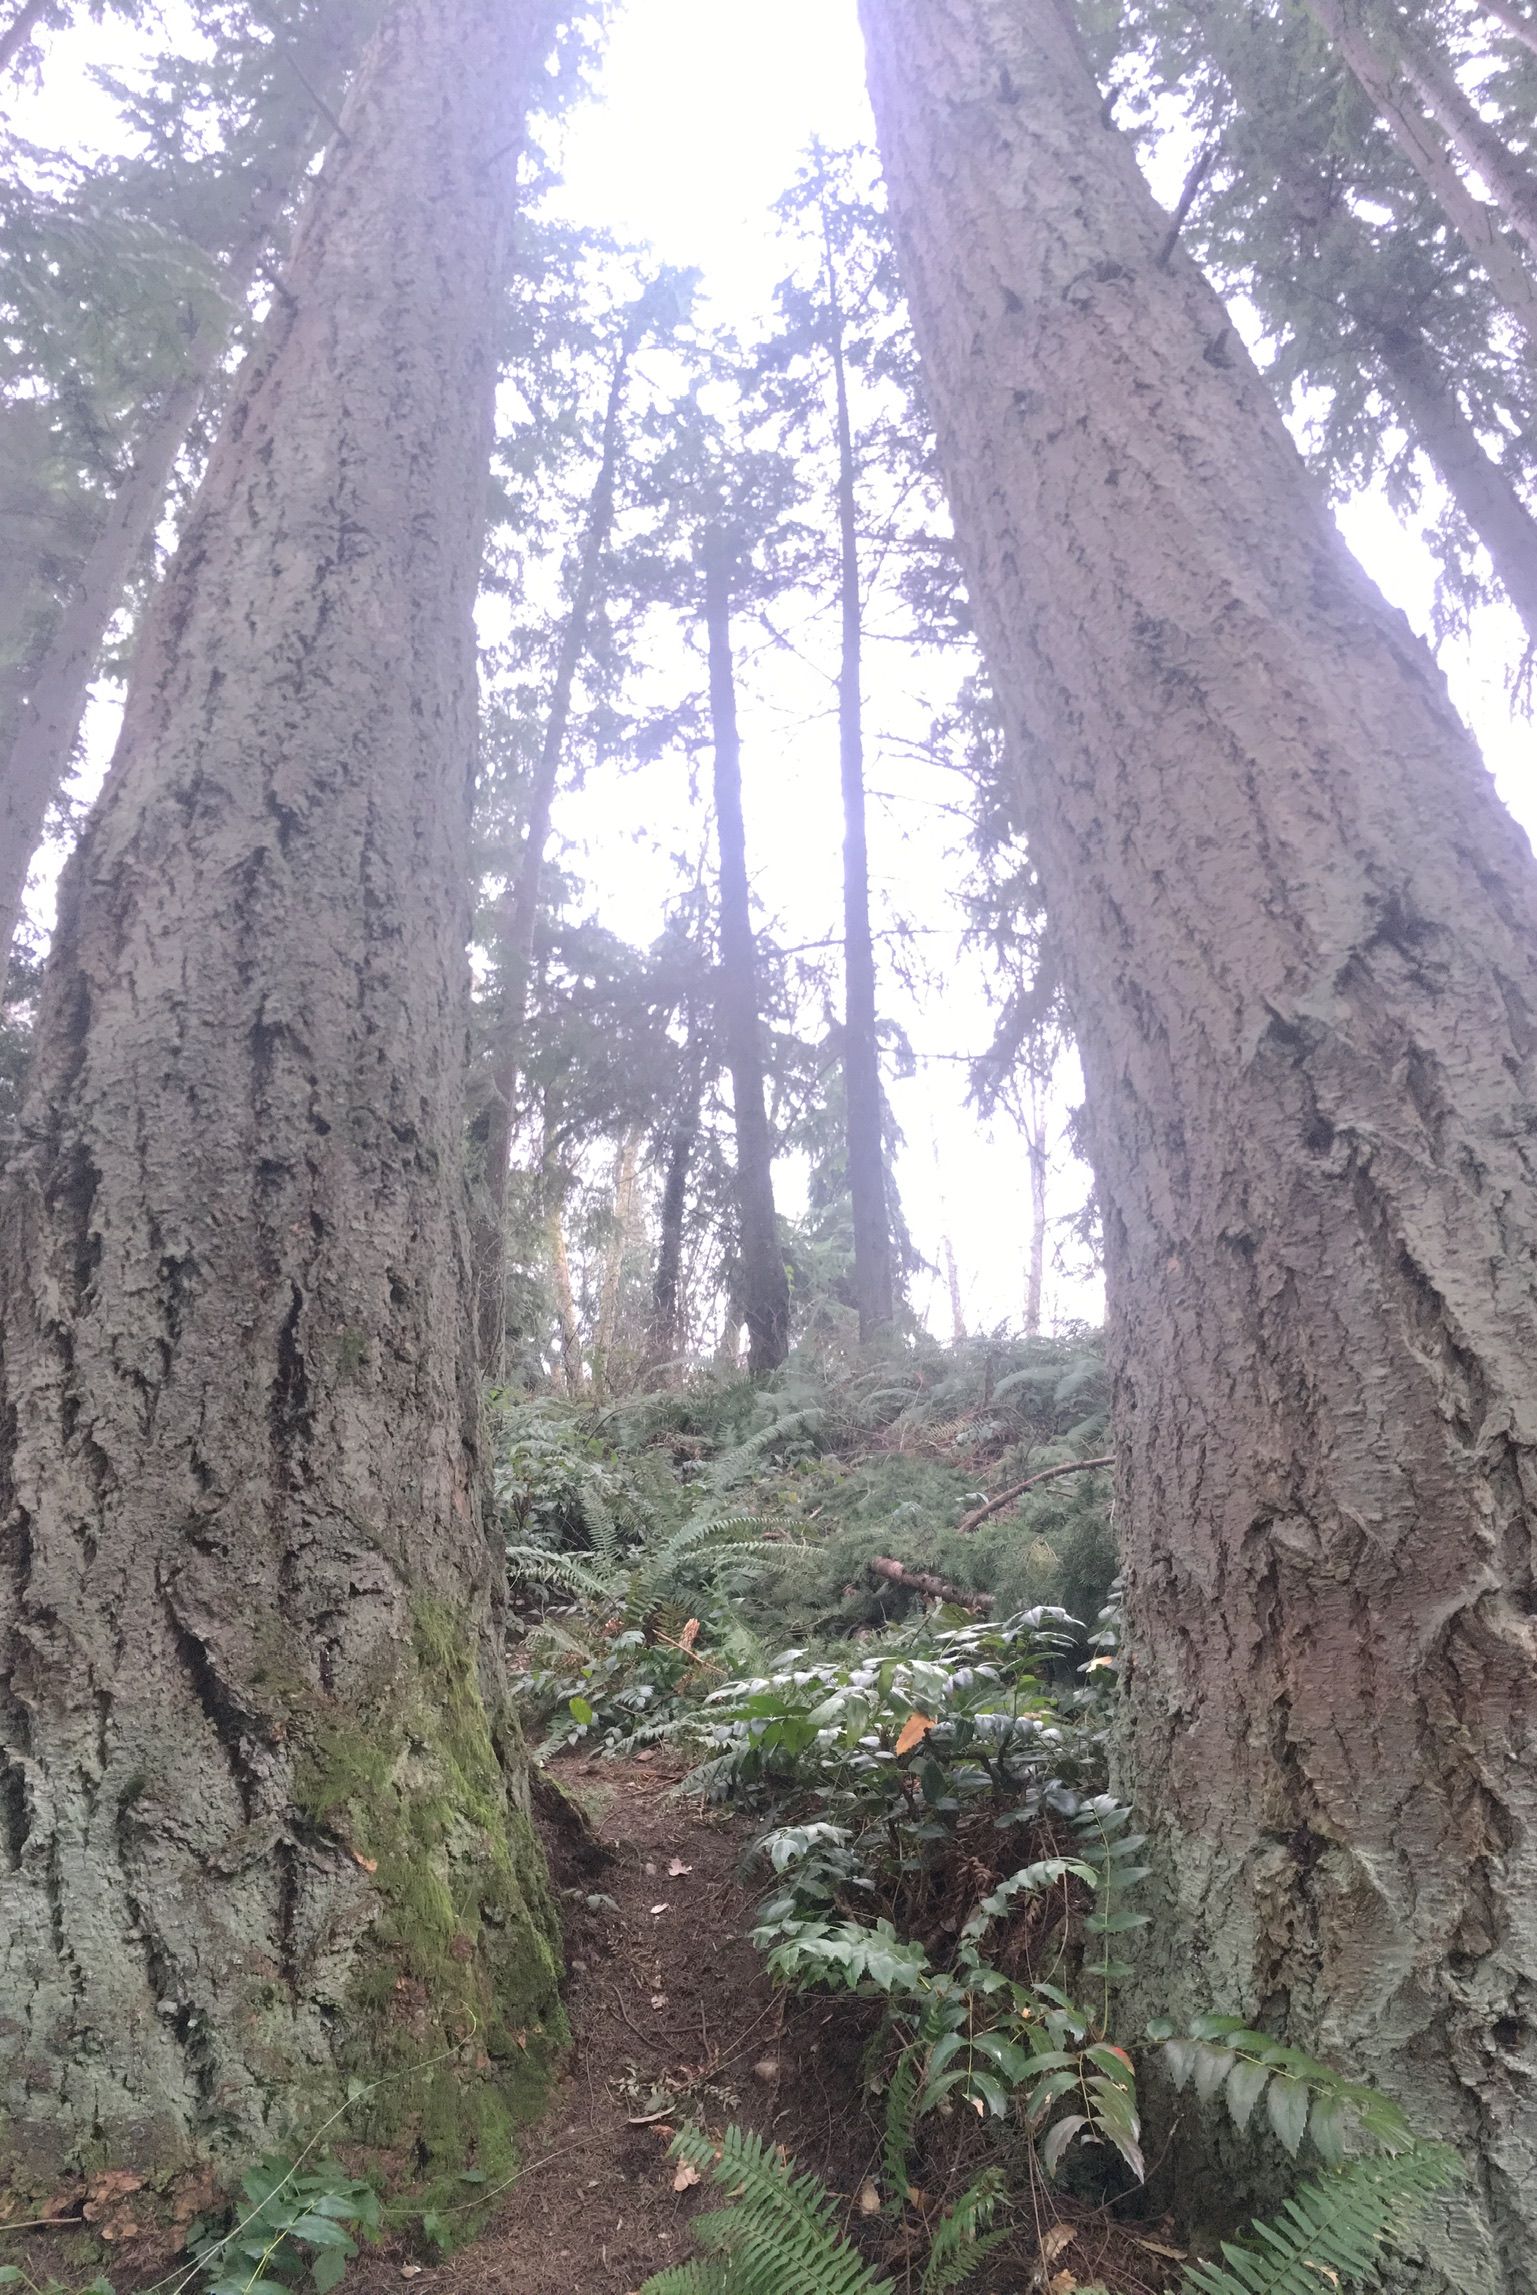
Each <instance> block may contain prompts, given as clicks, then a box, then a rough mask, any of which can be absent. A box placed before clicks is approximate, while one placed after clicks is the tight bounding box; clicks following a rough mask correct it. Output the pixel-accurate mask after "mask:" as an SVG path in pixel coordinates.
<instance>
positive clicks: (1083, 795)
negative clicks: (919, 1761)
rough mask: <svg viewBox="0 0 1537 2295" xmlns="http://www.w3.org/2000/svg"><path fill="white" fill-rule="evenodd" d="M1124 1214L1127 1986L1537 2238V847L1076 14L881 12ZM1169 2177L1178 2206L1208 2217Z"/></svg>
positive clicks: (1119, 1358) (1511, 2272) (879, 26)
mask: <svg viewBox="0 0 1537 2295" xmlns="http://www.w3.org/2000/svg"><path fill="white" fill-rule="evenodd" d="M863 15H864V20H865V24H866V28H867V33H868V39H869V48H870V65H871V72H870V78H871V89H872V94H873V97H874V102H875V110H876V117H877V122H878V126H879V132H880V139H881V144H882V148H883V151H884V154H885V161H886V168H887V175H888V182H889V185H890V190H891V195H892V200H893V205H894V209H895V217H896V223H897V230H898V237H899V243H900V246H901V251H902V256H903V261H904V268H905V272H906V278H907V285H908V290H909V294H910V297H911V302H912V308H913V315H914V320H915V324H916V327H917V330H918V337H919V346H920V350H921V352H922V355H923V358H924V363H925V372H926V379H927V385H928V392H929V396H930V401H931V404H932V405H933V407H934V410H935V414H936V418H937V422H938V428H939V434H940V443H941V454H942V459H943V462H944V465H945V468H946V470H947V473H948V478H949V483H950V489H951V496H952V503H953V508H954V512H955V518H956V524H957V528H958V532H959V535H960V540H961V544H962V548H963V553H964V556H965V559H966V563H967V566H968V571H969V577H970V587H971V594H972V596H973V598H974V600H975V603H976V610H977V615H978V621H979V625H980V628H981V633H982V636H983V639H984V643H985V646H986V649H987V653H988V658H989V662H990V667H991V672H992V676H993V680H994V683H995V686H996V689H997V691H998V694H999V697H1000V701H1001V704H1002V708H1003V712H1004V716H1005V719H1006V723H1007V730H1008V734H1009V736H1010V741H1011V747H1012V751H1013V754H1014V755H1015V756H1016V757H1020V758H1028V759H1029V760H1030V780H1029V786H1028V788H1027V789H1026V790H1025V791H1023V792H1022V797H1023V800H1024V801H1025V803H1026V805H1027V814H1026V817H1027V819H1028V822H1029V828H1030V835H1031V841H1032V852H1033V854H1034V856H1035V858H1036V860H1037V862H1038V866H1039V870H1040V875H1041V880H1042V884H1043V887H1044V890H1045V894H1046V899H1047V903H1048V907H1049V911H1050V914H1051V917H1052V923H1053V931H1054V933H1057V934H1059V935H1060V944H1061V947H1062V950H1063V953H1064V964H1065V974H1066V979H1067V983H1068V987H1069V991H1070V1002H1071V1007H1072V1011H1073V1018H1074V1024H1075V1028H1076V1032H1077V1037H1078V1042H1079V1045H1080V1048H1081V1051H1082V1054H1083V1060H1084V1067H1085V1075H1086V1082H1087V1089H1088V1099H1089V1109H1090V1124H1091V1137H1092V1142H1093V1150H1094V1160H1095V1165H1096V1170H1097V1174H1098V1180H1099V1185H1100V1189H1101V1193H1102V1198H1103V1202H1104V1205H1105V1225H1106V1254H1107V1274H1108V1282H1109V1299H1110V1336H1111V1351H1112V1360H1113V1364H1114V1368H1115V1374H1116V1425H1117V1437H1116V1450H1117V1459H1118V1464H1119V1470H1120V1500H1119V1516H1120V1520H1121V1522H1122V1524H1123V1533H1124V1537H1125V1541H1126V1567H1127V1574H1128V1584H1129V1611H1130V1623H1131V1636H1130V1644H1131V1653H1132V1654H1131V1659H1130V1665H1129V1673H1128V1713H1127V1734H1126V1752H1127V1757H1128V1764H1129V1770H1130V1776H1131V1782H1132V1785H1133V1787H1134V1789H1135V1790H1136V1791H1137V1793H1138V1794H1139V1796H1140V1797H1141V1801H1142V1815H1143V1817H1144V1820H1145V1821H1146V1823H1147V1825H1148V1828H1149V1830H1150V1832H1151V1833H1152V1835H1153V1853H1154V1856H1155V1858H1156V1881H1155V1882H1154V1883H1152V1884H1150V1887H1152V1888H1153V1890H1154V1895H1153V1909H1154V1911H1155V1915H1156V1925H1155V1927H1154V1929H1153V1931H1152V1934H1153V1936H1154V1937H1155V1938H1156V1940H1157V1952H1156V1966H1154V1964H1153V1959H1152V1957H1151V1956H1150V1958H1149V1960H1148V1962H1147V1964H1146V1966H1145V1968H1144V1971H1143V1974H1142V1978H1141V1996H1142V2001H1143V2004H1145V2005H1146V2006H1148V2007H1151V2006H1153V2005H1154V2003H1155V2002H1156V2004H1157V2005H1158V2006H1159V2007H1161V2008H1166V2009H1167V2010H1168V2012H1169V2013H1171V2014H1173V2015H1176V2016H1179V2015H1183V2014H1185V2013H1187V2012H1190V2011H1194V2010H1198V2009H1202V2008H1217V2007H1220V2008H1224V2009H1234V2010H1236V2011H1238V2012H1239V2013H1243V2014H1247V2015H1248V2016H1250V2017H1251V2018H1253V2019H1258V2020H1259V2021H1261V2022H1262V2023H1263V2024H1264V2025H1265V2026H1266V2027H1267V2028H1269V2029H1271V2030H1275V2031H1285V2032H1289V2033H1291V2034H1292V2035H1294V2036H1295V2037H1296V2038H1297V2039H1299V2040H1300V2041H1302V2042H1303V2043H1304V2044H1306V2045H1310V2046H1313V2047H1315V2048H1317V2049H1319V2050H1320V2051H1321V2052H1322V2053H1323V2054H1325V2055H1326V2056H1329V2057H1331V2058H1333V2059H1335V2060H1337V2061H1340V2062H1342V2063H1345V2064H1347V2065H1349V2066H1350V2067H1352V2068H1353V2069H1355V2070H1357V2071H1360V2072H1364V2073H1366V2074H1368V2075H1371V2076H1375V2077H1379V2078H1381V2079H1382V2080H1383V2081H1384V2082H1385V2083H1386V2084H1387V2085H1388V2086H1389V2087H1390V2088H1392V2089H1393V2090H1395V2091H1396V2092H1397V2093H1398V2094H1399V2095H1400V2096H1401V2097H1402V2098H1403V2100H1404V2102H1405V2103H1406V2105H1407V2106H1408V2108H1409V2109H1410V2111H1411V2112H1412V2113H1413V2114H1414V2115H1415V2117H1416V2118H1417V2119H1418V2120H1419V2122H1420V2123H1421V2124H1422V2125H1423V2126H1425V2127H1426V2128H1428V2129H1430V2130H1433V2131H1434V2132H1436V2133H1437V2134H1440V2135H1442V2136H1445V2137H1446V2138H1448V2139H1449V2140H1451V2141H1452V2142H1454V2143H1456V2144H1458V2145H1459V2147H1460V2149H1461V2151H1462V2153H1463V2156H1464V2158H1465V2159H1466V2161H1467V2162H1468V2164H1469V2166H1470V2168H1471V2170H1472V2173H1473V2176H1474V2179H1475V2199H1474V2202H1473V2203H1472V2204H1471V2205H1464V2204H1462V2203H1457V2204H1454V2205H1451V2206H1449V2207H1448V2209H1447V2210H1446V2211H1445V2214H1444V2216H1443V2219H1442V2220H1441V2221H1440V2222H1439V2223H1438V2225H1437V2226H1436V2227H1435V2228H1434V2230H1433V2231H1432V2234H1431V2238H1432V2243H1433V2245H1434V2247H1435V2251H1436V2253H1437V2256H1438V2258H1439V2259H1440V2260H1441V2261H1442V2262H1443V2264H1446V2263H1449V2264H1451V2266H1452V2268H1451V2270H1450V2271H1449V2272H1448V2277H1449V2278H1450V2279H1451V2281H1452V2283H1453V2284H1454V2285H1455V2287H1456V2288H1457V2289H1458V2290H1459V2295H1490V2291H1494V2290H1498V2291H1500V2295H1519V2291H1521V2290H1524V2289H1525V2288H1527V2287H1528V2286H1529V2285H1530V2261H1531V2255H1532V2253H1533V2248H1534V2234H1537V2198H1534V2195H1537V2108H1534V2104H1533V2090H1532V2074H1533V2072H1534V2070H1537V1888H1534V1876H1537V1774H1534V1771H1533V1768H1532V1764H1531V1760H1530V1755H1529V1747H1530V1744H1531V1742H1532V1737H1533V1732H1534V1730H1537V1669H1534V1666H1533V1647H1534V1645H1533V1627H1532V1624H1531V1617H1532V1613H1533V1610H1534V1609H1537V1578H1534V1571H1533V1559H1532V1530H1533V1520H1532V1508H1533V1500H1534V1497H1537V1455H1534V1446H1537V1301H1534V1280H1533V1278H1534V1266H1537V1180H1534V1169H1533V1153H1532V1149H1531V1145H1530V1142H1531V1139H1532V1134H1533V1126H1534V1121H1537V1117H1534V1108H1537V1063H1534V1054H1537V869H1534V866H1533V861H1532V856H1531V853H1530V850H1529V848H1528V846H1527V844H1526V841H1525V839H1524V838H1523V837H1522V836H1521V834H1520V832H1519V831H1518V830H1517V829H1516V828H1515V826H1514V824H1513V823H1512V822H1511V820H1510V818H1509V816H1508V815H1507V814H1506V813H1505V812H1504V810H1503V809H1502V807H1501V806H1500V805H1499V803H1498V801H1497V799H1496V798H1495V795H1494V792H1493V789H1492V786H1491V784H1490V782H1489V780H1488V777H1487V775H1486V773H1485V772H1484V769H1483V767H1482V764H1481V761H1480V759H1479V757H1478V755H1477V752H1476V750H1475V749H1474V747H1473V745H1472V743H1471V741H1470V740H1469V738H1468V736H1467V734H1466V733H1465V731H1464V729H1463V727H1462V726H1461V724H1460V723H1459V722H1458V720H1457V719H1456V717H1455V716H1454V714H1453V713H1452V711H1451V709H1450V707H1449V705H1448V703H1447V700H1446V697H1445V693H1444V690H1443V688H1442V685H1441V682H1440V680H1439V678H1438V677H1437V675H1436V673H1435V671H1434V669H1433V667H1432V665H1431V663H1430V661H1429V659H1428V657H1427V656H1426V655H1425V653H1424V651H1423V649H1422V648H1421V647H1420V646H1419V645H1418V644H1417V643H1416V642H1415V641H1414V640H1413V639H1412V637H1411V636H1410V635H1409V633H1408V631H1407V629H1406V627H1405V625H1404V623H1403V621H1402V619H1401V617H1400V616H1398V615H1397V614H1394V613H1392V612H1390V611H1389V610H1388V608H1387V607H1386V606H1385V605H1384V603H1383V601H1382V600H1381V598H1380V597H1379V596H1378V595H1377V593H1376V592H1375V591H1374V590H1373V589H1372V587H1371V586H1370V584H1369V583H1368V582H1367V581H1366V579H1365V577H1364V575H1362V573H1361V572H1360V570H1359V568H1358V567H1356V566H1355V564H1354V563H1353V561H1352V560H1351V559H1350V558H1349V556H1348V553H1347V552H1346V550H1345V548H1344V545H1343V543H1342V542H1341V540H1340V538H1339V536H1338V534H1337V533H1336V532H1335V530H1334V529H1333V526H1332V524H1331V522H1330V520H1329V518H1328V516H1327V514H1326V512H1325V510H1324V507H1323V505H1322V503H1321V502H1320V501H1319V500H1318V498H1317V496H1316V494H1315V491H1314V488H1313V486H1312V484H1311V482H1310V481H1309V479H1308V478H1307V476H1306V473H1305V472H1304V470H1303V468H1302V466H1301V463H1300V461H1299V459H1298V457H1297V454H1296V451H1295V449H1294V448H1293V446H1292V443H1291V441H1290V439H1289V438H1288V437H1287V435H1286V432H1285V430H1284V428H1283V426H1282V423H1281V421H1280V418H1279V415H1278V414H1277V412H1276V410H1275V408H1274V406H1273V404H1272V403H1271V401H1270V399H1269V397H1268V395H1267V393H1266V390H1265V387H1264V385H1263V383H1262V381H1261V379H1260V378H1259V377H1258V376H1257V375H1256V374H1255V373H1254V371H1253V369H1252V367H1251V366H1250V364H1249V362H1248V361H1247V359H1246V358H1245V357H1244V354H1243V352H1242V350H1241V347H1240V346H1239V345H1238V343H1237V341H1236V339H1235V337H1234V335H1233V333H1232V330H1231V328H1230V326H1229V324H1228V321H1227V317H1226V314H1225V312H1224V311H1223V309H1222V307H1221V305H1220V303H1219V302H1218V301H1217V299H1216V298H1215V297H1214V296H1213V295H1212V294H1211V292H1210V291H1209V289H1208V288H1207V287H1206V285H1205V283H1204V282H1203V281H1202V280H1201V278H1200V277H1199V275H1198V273H1197V272H1196V271H1195V269H1194V267H1193V266H1192V265H1191V264H1190V263H1189V262H1188V260H1187V259H1186V258H1185V257H1184V256H1182V255H1180V254H1178V253H1175V255H1174V256H1173V258H1172V260H1171V261H1170V262H1169V264H1168V266H1167V268H1165V267H1162V266H1161V265H1160V262H1159V253H1160V250H1161V248H1162V247H1163V245H1164V244H1165V242H1166V239H1167V221H1166V218H1165V217H1164V216H1163V214H1162V213H1161V211H1160V210H1159V209H1158V208H1157V207H1156V205H1155V204H1154V202H1153V201H1152V199H1151V197H1150V195H1149V194H1148V191H1147V189H1146V186H1145V185H1144V183H1143V181H1142V178H1141V176H1140V174H1139V172H1138V169H1137V166H1136V163H1135V160H1134V157H1133V155H1132V152H1131V150H1130V149H1129V147H1128V146H1127V145H1126V143H1125V142H1124V140H1123V139H1122V138H1120V137H1119V136H1118V135H1117V134H1116V133H1115V132H1114V131H1113V130H1111V129H1108V128H1107V127H1106V126H1105V124H1104V119H1103V112H1102V104H1101V97H1100V93H1099V90H1098V89H1097V88H1096V87H1095V86H1094V84H1093V82H1092V80H1091V78H1090V76H1089V74H1088V72H1087V69H1086V67H1085V65H1084V62H1083V60H1082V54H1081V50H1080V47H1079V45H1078V43H1077V41H1076V38H1075V37H1074V32H1073V28H1072V26H1071V24H1070V21H1069V19H1068V17H1067V15H1066V13H1065V12H1059V10H1058V8H1057V6H1055V5H1054V4H1053V0H863ZM1188 2198H1189V2193H1188V2191H1187V2201H1188Z"/></svg>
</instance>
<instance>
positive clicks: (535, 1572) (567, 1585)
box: [507, 1546, 613, 1602]
mask: <svg viewBox="0 0 1537 2295" xmlns="http://www.w3.org/2000/svg"><path fill="white" fill-rule="evenodd" d="M507 1575H508V1577H509V1578H513V1579H519V1578H521V1579H523V1580H524V1581H525V1582H526V1583H528V1584H531V1585H540V1586H560V1587H562V1588H563V1589H564V1590H565V1592H566V1593H568V1594H583V1595H585V1596H586V1597H587V1599H588V1600H589V1601H594V1602H606V1601H608V1600H609V1599H610V1598H611V1596H612V1592H613V1589H612V1587H610V1586H609V1585H607V1584H606V1583H605V1582H604V1580H603V1579H602V1578H600V1577H599V1576H598V1575H597V1573H596V1571H593V1570H588V1569H585V1568H584V1567H583V1565H582V1564H581V1563H580V1562H576V1561H573V1560H572V1558H571V1556H570V1555H569V1554H557V1553H556V1552H555V1551H554V1549H553V1548H552V1547H549V1546H509V1547H508V1549H507Z"/></svg>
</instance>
